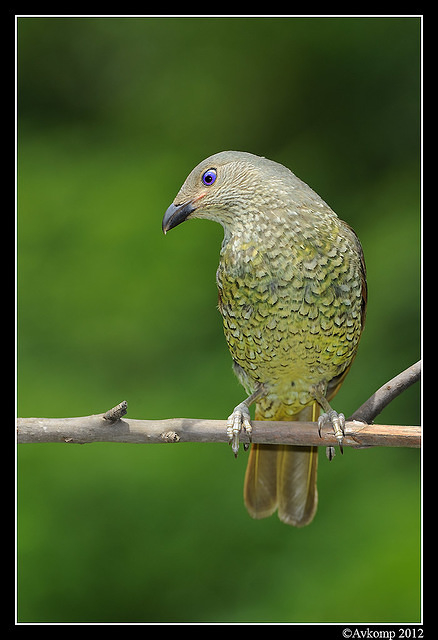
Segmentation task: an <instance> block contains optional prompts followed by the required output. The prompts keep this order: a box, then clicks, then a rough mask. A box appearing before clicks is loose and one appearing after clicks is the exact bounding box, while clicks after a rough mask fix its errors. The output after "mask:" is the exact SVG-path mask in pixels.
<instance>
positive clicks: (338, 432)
mask: <svg viewBox="0 0 438 640" xmlns="http://www.w3.org/2000/svg"><path fill="white" fill-rule="evenodd" d="M330 426H331V427H332V428H333V431H334V433H335V437H336V440H337V441H338V444H339V450H340V452H341V453H343V452H344V451H343V448H342V441H343V439H344V435H345V434H344V427H345V416H344V414H343V413H337V412H336V411H334V410H333V409H331V410H330V411H327V413H322V414H321V415H320V416H319V418H318V434H319V436H320V437H321V430H322V429H323V428H324V427H330ZM334 455H335V453H334V447H327V457H328V458H329V460H331V459H332V458H333V456H334Z"/></svg>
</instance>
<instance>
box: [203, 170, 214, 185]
mask: <svg viewBox="0 0 438 640" xmlns="http://www.w3.org/2000/svg"><path fill="white" fill-rule="evenodd" d="M216 177H217V174H216V169H208V171H206V172H205V173H203V174H202V182H203V183H204V184H205V186H206V187H209V186H211V185H212V184H213V182H214V181H215V180H216Z"/></svg>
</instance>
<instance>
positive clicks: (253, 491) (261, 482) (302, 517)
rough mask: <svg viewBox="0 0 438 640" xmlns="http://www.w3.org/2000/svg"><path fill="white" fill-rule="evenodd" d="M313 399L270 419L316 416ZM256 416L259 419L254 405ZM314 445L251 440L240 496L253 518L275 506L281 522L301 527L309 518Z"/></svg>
mask: <svg viewBox="0 0 438 640" xmlns="http://www.w3.org/2000/svg"><path fill="white" fill-rule="evenodd" d="M318 415H319V405H317V404H316V403H314V404H313V405H310V406H309V407H305V408H304V409H303V410H302V411H300V413H297V414H296V415H294V416H289V417H278V416H276V417H274V418H273V419H274V420H279V419H280V420H281V419H283V420H284V419H286V420H297V421H298V420H299V421H303V422H315V421H316V420H318ZM256 420H263V416H260V415H258V412H257V409H256ZM317 466H318V447H297V446H291V445H264V444H253V445H252V447H251V452H250V455H249V460H248V466H247V469H246V475H245V486H244V498H245V505H246V508H247V509H248V512H249V514H250V515H251V516H252V517H253V518H266V517H268V516H270V515H272V514H273V513H274V511H275V510H276V509H278V517H279V518H280V520H281V521H282V522H285V523H286V524H290V525H293V526H295V527H304V526H305V525H306V524H309V522H311V521H312V520H313V517H314V515H315V512H316V506H317V503H318V492H317V488H316V474H317Z"/></svg>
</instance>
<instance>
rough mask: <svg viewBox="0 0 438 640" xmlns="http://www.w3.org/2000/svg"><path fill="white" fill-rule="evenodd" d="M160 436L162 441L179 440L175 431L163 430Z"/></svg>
mask: <svg viewBox="0 0 438 640" xmlns="http://www.w3.org/2000/svg"><path fill="white" fill-rule="evenodd" d="M160 437H161V439H162V440H163V442H179V441H180V440H181V438H180V436H179V435H178V434H177V432H176V431H165V432H164V433H162V434H161V436H160Z"/></svg>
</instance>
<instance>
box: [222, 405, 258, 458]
mask: <svg viewBox="0 0 438 640" xmlns="http://www.w3.org/2000/svg"><path fill="white" fill-rule="evenodd" d="M242 429H243V430H244V432H245V433H246V434H247V436H248V438H249V441H250V442H251V433H252V426H251V416H250V415H249V409H248V407H247V405H246V404H245V403H244V402H241V403H240V404H238V405H237V407H235V408H234V411H233V413H232V414H231V415H230V416H229V418H228V420H227V436H228V441H229V443H230V444H231V448H232V450H233V453H234V456H235V457H236V458H237V454H238V452H239V436H240V432H241V431H242ZM248 447H249V444H244V445H243V448H244V449H245V451H246V450H247V449H248Z"/></svg>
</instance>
